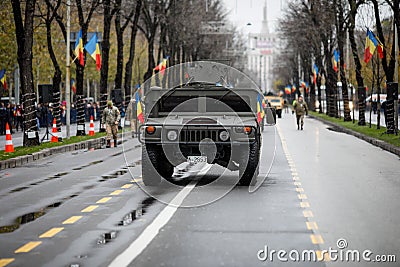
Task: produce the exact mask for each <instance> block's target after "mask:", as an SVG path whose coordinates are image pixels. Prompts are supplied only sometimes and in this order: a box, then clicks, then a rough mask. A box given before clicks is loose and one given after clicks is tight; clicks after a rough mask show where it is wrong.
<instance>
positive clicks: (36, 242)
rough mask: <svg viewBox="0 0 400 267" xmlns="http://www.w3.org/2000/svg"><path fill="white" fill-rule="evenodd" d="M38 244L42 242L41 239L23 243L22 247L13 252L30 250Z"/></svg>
mask: <svg viewBox="0 0 400 267" xmlns="http://www.w3.org/2000/svg"><path fill="white" fill-rule="evenodd" d="M40 244H42V241H31V242H28V243H26V244H25V245H23V246H22V247H20V248H19V249H17V250H16V251H14V253H28V252H30V251H31V250H33V249H34V248H36V247H37V246H39V245H40Z"/></svg>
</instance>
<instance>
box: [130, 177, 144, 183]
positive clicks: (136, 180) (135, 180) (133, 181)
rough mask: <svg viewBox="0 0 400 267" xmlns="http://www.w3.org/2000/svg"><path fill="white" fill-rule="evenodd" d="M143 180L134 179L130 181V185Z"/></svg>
mask: <svg viewBox="0 0 400 267" xmlns="http://www.w3.org/2000/svg"><path fill="white" fill-rule="evenodd" d="M142 180H143V179H142V178H135V179H133V180H131V182H132V183H139V182H141V181H142Z"/></svg>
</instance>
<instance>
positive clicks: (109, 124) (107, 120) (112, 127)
mask: <svg viewBox="0 0 400 267" xmlns="http://www.w3.org/2000/svg"><path fill="white" fill-rule="evenodd" d="M120 119H121V115H120V113H119V110H118V108H116V107H114V106H113V103H112V102H111V101H108V102H107V107H106V108H105V109H104V111H103V116H102V118H101V123H102V124H103V125H106V132H107V147H111V134H112V136H113V139H114V147H117V132H118V124H119V120H120Z"/></svg>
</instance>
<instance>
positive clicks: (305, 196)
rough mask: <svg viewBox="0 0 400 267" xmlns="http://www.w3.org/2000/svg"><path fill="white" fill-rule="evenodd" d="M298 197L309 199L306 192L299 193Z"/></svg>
mask: <svg viewBox="0 0 400 267" xmlns="http://www.w3.org/2000/svg"><path fill="white" fill-rule="evenodd" d="M297 197H298V198H299V199H307V195H306V194H298V195H297Z"/></svg>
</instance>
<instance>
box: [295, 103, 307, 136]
mask: <svg viewBox="0 0 400 267" xmlns="http://www.w3.org/2000/svg"><path fill="white" fill-rule="evenodd" d="M293 109H294V111H295V112H296V121H297V130H300V129H301V130H303V125H304V115H308V106H307V103H306V102H305V101H304V100H303V96H299V98H298V99H297V101H296V102H294V104H293Z"/></svg>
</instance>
